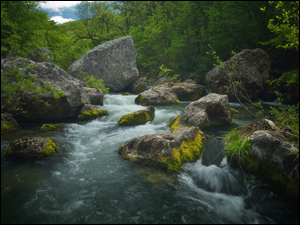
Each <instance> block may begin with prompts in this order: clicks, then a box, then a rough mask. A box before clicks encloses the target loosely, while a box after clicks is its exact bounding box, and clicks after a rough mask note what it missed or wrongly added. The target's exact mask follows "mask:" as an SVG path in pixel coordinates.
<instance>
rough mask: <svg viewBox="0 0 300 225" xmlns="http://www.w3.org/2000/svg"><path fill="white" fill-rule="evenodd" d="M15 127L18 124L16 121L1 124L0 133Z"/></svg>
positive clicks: (16, 127)
mask: <svg viewBox="0 0 300 225" xmlns="http://www.w3.org/2000/svg"><path fill="white" fill-rule="evenodd" d="M17 129H19V124H18V123H17V121H15V122H12V123H5V124H3V125H1V133H6V132H9V131H13V130H17Z"/></svg>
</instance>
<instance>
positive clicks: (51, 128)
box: [40, 124, 65, 131]
mask: <svg viewBox="0 0 300 225" xmlns="http://www.w3.org/2000/svg"><path fill="white" fill-rule="evenodd" d="M64 127H65V126H64V125H62V124H44V125H43V126H42V127H41V128H40V131H56V130H61V129H63V128H64Z"/></svg>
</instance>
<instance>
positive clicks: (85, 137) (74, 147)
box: [1, 94, 299, 223]
mask: <svg viewBox="0 0 300 225" xmlns="http://www.w3.org/2000/svg"><path fill="white" fill-rule="evenodd" d="M135 97H136V95H130V96H122V95H120V94H108V95H106V96H105V101H104V106H97V107H98V108H99V109H106V110H108V112H109V114H108V115H107V116H104V117H101V118H99V119H97V120H93V121H89V122H68V123H64V124H65V125H66V128H65V129H64V130H62V131H54V132H53V131H52V132H39V131H38V128H39V127H40V126H41V125H42V124H29V125H28V124H27V125H26V124H23V125H22V126H21V129H20V130H18V131H16V132H13V133H7V134H2V135H1V153H3V152H4V150H5V148H6V147H7V146H8V145H9V144H10V143H11V142H12V141H14V140H16V139H18V138H28V137H32V136H42V137H48V138H50V139H52V140H53V141H54V142H55V144H56V145H57V146H58V147H59V149H60V151H59V153H58V154H57V155H55V156H53V157H51V158H49V159H46V160H37V161H15V160H7V159H5V157H2V158H1V223H299V212H298V211H299V206H298V204H295V203H292V202H291V201H290V200H288V199H287V198H286V196H285V195H284V194H283V193H282V192H280V191H276V190H275V188H274V187H272V185H271V184H269V183H268V182H266V181H263V180H259V181H260V182H261V183H262V184H257V183H255V182H254V181H253V180H250V181H249V182H246V181H245V180H244V178H243V174H242V173H241V172H240V171H239V170H238V169H233V168H229V167H228V164H227V161H226V158H225V157H224V156H223V155H222V154H219V153H220V152H221V151H222V150H223V147H224V146H223V143H222V141H221V140H220V139H219V138H218V136H220V135H222V134H224V132H226V131H229V130H230V129H232V127H238V126H241V125H244V124H246V123H248V122H250V121H251V118H249V116H248V115H247V114H246V113H245V112H244V111H243V109H242V108H240V107H239V104H236V103H231V106H232V107H233V108H236V109H238V110H239V111H240V114H239V115H236V116H235V117H234V124H232V125H231V126H219V127H214V128H208V129H205V130H203V132H204V134H209V135H210V136H212V137H213V140H212V141H211V142H210V143H208V144H206V145H205V151H204V152H203V153H202V155H201V158H200V159H199V160H198V161H196V162H192V163H186V164H184V165H183V170H182V171H181V172H180V173H178V174H170V173H167V172H166V171H163V170H160V169H157V168H154V167H143V166H141V165H137V164H134V163H132V162H130V161H126V160H123V159H122V158H121V157H120V156H119V155H118V153H117V149H118V147H119V146H120V145H121V144H122V143H123V142H125V141H127V140H129V139H131V138H133V137H137V136H142V135H144V134H154V133H166V132H169V128H168V127H166V124H167V121H168V119H169V118H170V117H172V116H173V117H174V116H176V115H178V114H179V113H180V112H181V111H182V110H183V109H184V108H185V107H186V106H187V105H188V104H189V102H182V103H181V104H178V105H169V106H156V107H155V109H156V111H155V119H154V120H153V121H151V122H148V123H146V124H145V125H139V126H134V127H120V126H118V125H117V121H118V119H119V118H120V117H121V116H122V115H124V114H127V113H131V112H134V111H137V110H141V109H145V108H146V107H145V106H139V105H135V104H134V99H135ZM218 154H219V155H218ZM213 159H214V160H213ZM212 160H213V161H212ZM211 161H212V162H211ZM210 162H211V163H210Z"/></svg>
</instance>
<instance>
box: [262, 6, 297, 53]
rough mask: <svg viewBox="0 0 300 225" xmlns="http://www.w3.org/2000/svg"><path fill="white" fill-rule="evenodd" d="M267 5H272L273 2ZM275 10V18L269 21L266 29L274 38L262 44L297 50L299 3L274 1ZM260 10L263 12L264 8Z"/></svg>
mask: <svg viewBox="0 0 300 225" xmlns="http://www.w3.org/2000/svg"><path fill="white" fill-rule="evenodd" d="M269 3H270V5H273V4H274V3H275V2H274V1H269ZM275 9H276V10H275V11H276V14H275V17H273V18H271V19H270V20H269V23H268V28H269V29H270V31H271V32H273V33H275V34H276V37H275V38H273V39H271V40H269V41H267V42H264V43H263V44H264V45H266V44H272V45H275V46H276V47H277V48H285V49H292V48H295V49H297V50H299V1H286V2H284V1H276V5H275ZM261 10H262V11H265V10H266V7H263V8H261Z"/></svg>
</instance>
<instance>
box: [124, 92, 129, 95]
mask: <svg viewBox="0 0 300 225" xmlns="http://www.w3.org/2000/svg"><path fill="white" fill-rule="evenodd" d="M122 95H131V94H130V93H129V92H123V93H122Z"/></svg>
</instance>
